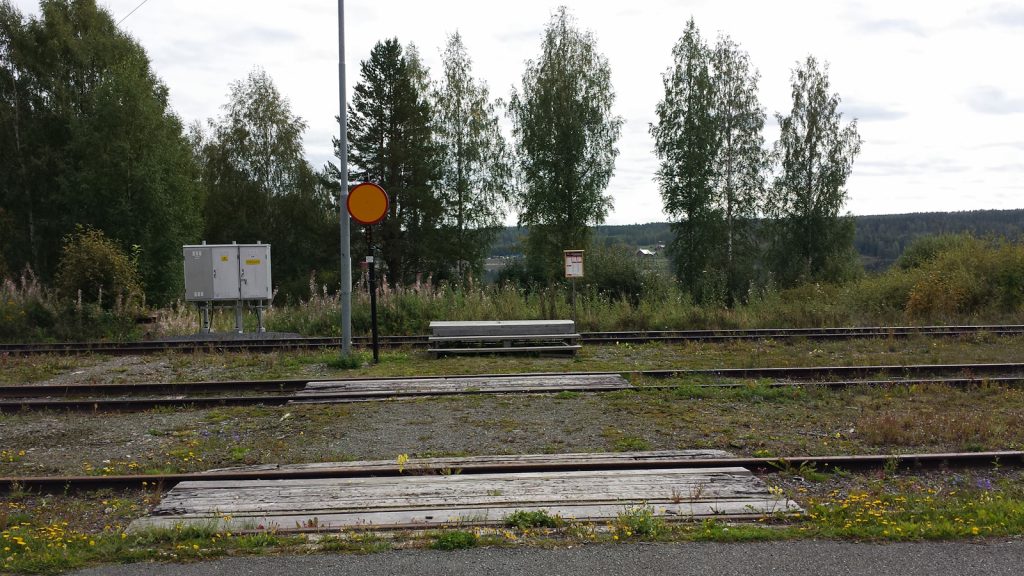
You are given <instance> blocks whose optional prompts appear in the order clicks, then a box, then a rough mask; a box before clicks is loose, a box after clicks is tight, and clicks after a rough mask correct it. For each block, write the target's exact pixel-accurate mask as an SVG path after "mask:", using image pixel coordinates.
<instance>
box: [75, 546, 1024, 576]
mask: <svg viewBox="0 0 1024 576" xmlns="http://www.w3.org/2000/svg"><path fill="white" fill-rule="evenodd" d="M1022 573H1024V540H996V541H988V542H984V543H974V542H926V543H901V544H856V543H849V542H806V541H801V542H771V543H751V544H720V543H684V544H619V545H612V546H609V545H600V546H599V545H592V546H584V547H577V548H570V549H558V550H543V549H537V548H521V549H508V548H490V549H474V550H460V551H455V552H436V551H424V550H410V551H398V552H388V553H383V554H372V555H367V556H354V555H331V554H318V555H310V556H276V557H246V558H230V559H224V560H217V561H213V562H203V563H197V564H131V565H126V566H107V567H101V568H92V569H89V570H84V571H81V572H76V573H75V574H77V575H79V576H100V575H102V576H163V575H172V574H173V575H175V576H179V575H180V576H207V575H209V576H215V575H216V576H243V575H250V574H251V575H259V576H266V575H268V574H301V575H304V576H320V575H331V576H338V575H347V574H352V575H353V576H355V575H359V576H374V575H378V574H380V575H384V574H388V575H390V574H401V575H403V576H405V575H413V574H415V575H420V574H422V575H435V574H436V575H438V576H442V575H444V576H463V575H465V576H483V575H488V574H542V575H544V576H570V575H573V576H574V575H580V576H584V575H585V576H599V575H605V574H607V575H612V574H615V575H620V574H643V575H644V576H653V575H659V574H671V575H673V576H710V575H716V576H718V575H729V576H747V575H750V576H766V575H775V574H785V575H794V576H796V575H799V576H803V575H807V576H823V575H843V576H846V575H852V574H865V575H887V574H894V575H900V576H916V575H921V576H924V575H928V576H933V575H936V574H941V575H943V576H955V575H960V574H964V575H967V574H969V575H971V576H974V575H978V576H988V575H992V576H994V575H1007V576H1009V575H1013V576H1017V575H1019V574H1022Z"/></svg>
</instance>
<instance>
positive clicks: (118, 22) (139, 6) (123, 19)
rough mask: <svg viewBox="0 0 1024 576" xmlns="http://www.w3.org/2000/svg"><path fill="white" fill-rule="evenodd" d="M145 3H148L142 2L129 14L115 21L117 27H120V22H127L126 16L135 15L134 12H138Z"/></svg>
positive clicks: (144, 0)
mask: <svg viewBox="0 0 1024 576" xmlns="http://www.w3.org/2000/svg"><path fill="white" fill-rule="evenodd" d="M146 2H149V0H142V2H141V3H140V4H139V5H138V6H136V7H135V8H133V9H132V11H131V12H129V13H128V14H126V15H125V17H124V18H121V19H120V20H118V21H117V25H118V26H120V25H121V22H124V21H125V20H127V19H128V16H131V15H132V14H135V11H136V10H138V9H139V8H142V6H143V4H145V3H146Z"/></svg>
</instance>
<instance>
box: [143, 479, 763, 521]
mask: <svg viewBox="0 0 1024 576" xmlns="http://www.w3.org/2000/svg"><path fill="white" fill-rule="evenodd" d="M766 496H768V492H767V490H766V489H765V486H764V484H763V483H762V482H761V481H760V480H758V479H757V478H756V477H754V476H753V475H752V474H750V472H749V471H747V470H745V469H743V468H704V469H687V470H630V471H621V472H607V471H596V472H594V471H591V472H527V473H519V474H473V475H467V476H459V475H452V476H400V477H388V478H322V479H315V480H251V481H191V482H182V483H180V484H178V485H177V486H176V487H175V488H173V489H172V490H170V491H169V492H168V493H167V494H165V495H164V497H163V499H162V501H161V502H160V504H159V505H158V506H157V507H156V508H155V509H154V510H153V514H154V515H157V516H160V515H182V514H197V515H203V514H208V515H209V514H214V515H216V514H232V515H234V514H251V513H270V512H279V513H284V512H287V511H290V510H291V511H294V510H303V511H307V512H308V511H313V512H318V513H319V512H322V513H327V512H331V511H336V512H352V511H359V510H387V509H424V508H427V509H429V508H439V507H489V506H510V505H518V506H524V505H529V506H548V505H556V504H559V503H573V504H614V503H616V502H620V501H683V500H687V501H711V500H743V499H749V498H754V499H757V498H764V497H766Z"/></svg>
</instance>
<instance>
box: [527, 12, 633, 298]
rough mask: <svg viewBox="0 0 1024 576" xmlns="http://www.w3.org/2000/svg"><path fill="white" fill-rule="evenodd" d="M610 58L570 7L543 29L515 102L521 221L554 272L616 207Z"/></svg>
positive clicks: (616, 122)
mask: <svg viewBox="0 0 1024 576" xmlns="http://www.w3.org/2000/svg"><path fill="white" fill-rule="evenodd" d="M614 102H615V92H614V90H613V89H612V84H611V69H610V67H609V66H608V59H607V58H606V57H605V56H604V55H602V54H601V53H600V52H598V50H597V40H596V39H595V38H594V36H593V34H591V33H590V32H583V31H581V30H579V28H577V27H576V23H575V21H574V19H573V18H572V17H571V16H570V15H569V13H568V11H567V10H566V8H565V7H561V8H559V9H558V11H557V12H556V13H555V14H554V15H553V16H552V18H551V21H550V22H548V25H547V27H546V28H545V30H544V39H543V41H542V43H541V54H540V57H539V58H537V59H536V60H529V61H527V63H526V72H525V73H524V74H523V81H522V87H521V89H520V90H514V91H513V93H512V97H511V101H510V104H509V114H510V117H511V119H512V126H513V135H514V137H515V145H516V152H517V161H518V169H519V171H518V175H519V178H520V186H521V188H520V191H519V194H518V197H517V204H518V208H519V211H520V212H519V223H520V225H527V226H529V227H530V231H529V236H528V239H527V260H528V264H529V265H530V267H531V268H532V269H533V270H534V271H535V273H538V274H543V275H545V276H547V277H549V278H553V277H555V275H556V274H557V272H558V271H559V270H561V267H562V266H561V262H562V254H561V251H562V250H564V249H570V248H581V247H585V246H586V245H587V243H588V242H589V239H590V226H591V225H596V224H600V223H601V222H604V219H605V217H606V216H607V215H608V211H609V209H610V208H611V206H612V199H611V196H609V195H606V194H605V189H606V188H607V186H608V181H609V180H610V179H611V176H612V173H613V172H614V170H615V157H616V156H617V155H618V149H617V148H616V147H615V143H616V141H617V140H618V139H619V135H620V133H621V131H622V118H621V117H619V116H617V115H615V114H614V113H613V112H612V105H613V104H614Z"/></svg>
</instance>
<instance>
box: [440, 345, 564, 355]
mask: <svg viewBox="0 0 1024 576" xmlns="http://www.w3.org/2000/svg"><path fill="white" fill-rule="evenodd" d="M579 349H580V345H579V344H571V345H570V344H565V345H561V346H493V347H481V348H431V349H429V350H427V352H429V353H432V354H493V353H495V352H572V353H575V352H576V351H577V350H579Z"/></svg>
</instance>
